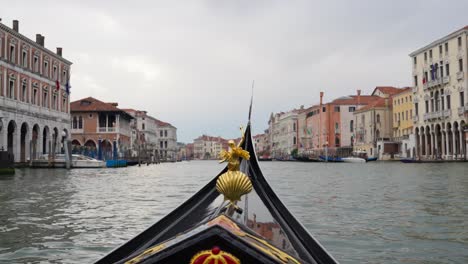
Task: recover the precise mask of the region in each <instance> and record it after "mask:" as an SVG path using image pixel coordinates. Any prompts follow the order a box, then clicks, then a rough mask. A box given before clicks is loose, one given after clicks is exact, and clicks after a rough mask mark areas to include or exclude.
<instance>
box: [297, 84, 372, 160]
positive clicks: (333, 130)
mask: <svg viewBox="0 0 468 264" xmlns="http://www.w3.org/2000/svg"><path fill="white" fill-rule="evenodd" d="M321 96H322V97H323V93H321ZM377 98H379V97H378V96H371V95H361V94H360V91H358V95H350V96H343V97H340V98H337V99H335V100H333V101H331V102H330V103H325V104H323V103H321V104H319V105H314V106H312V107H309V108H307V109H304V110H302V111H301V112H300V113H299V118H298V119H299V122H298V124H299V135H300V136H299V139H300V143H299V146H300V147H299V152H300V153H308V152H310V151H316V150H320V149H322V148H324V147H328V148H332V149H338V148H348V149H350V150H351V148H352V146H353V142H354V140H353V136H354V117H353V113H354V111H355V110H356V109H358V108H360V107H362V106H365V105H367V104H369V103H370V102H372V101H375V100H376V99H377Z"/></svg>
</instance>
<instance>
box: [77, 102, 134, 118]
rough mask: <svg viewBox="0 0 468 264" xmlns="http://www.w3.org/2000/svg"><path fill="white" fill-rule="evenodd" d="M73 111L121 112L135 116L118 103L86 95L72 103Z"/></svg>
mask: <svg viewBox="0 0 468 264" xmlns="http://www.w3.org/2000/svg"><path fill="white" fill-rule="evenodd" d="M70 111H71V112H119V113H123V114H125V115H126V116H128V117H129V118H133V117H132V116H131V115H129V114H128V113H127V112H125V111H124V110H122V109H120V108H117V106H116V103H105V102H103V101H100V100H98V99H96V98H93V97H86V98H83V99H80V100H77V101H73V102H71V103H70Z"/></svg>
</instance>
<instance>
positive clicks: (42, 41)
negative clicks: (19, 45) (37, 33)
mask: <svg viewBox="0 0 468 264" xmlns="http://www.w3.org/2000/svg"><path fill="white" fill-rule="evenodd" d="M44 42H45V37H44V36H42V35H41V46H42V47H44V45H45V43H44Z"/></svg>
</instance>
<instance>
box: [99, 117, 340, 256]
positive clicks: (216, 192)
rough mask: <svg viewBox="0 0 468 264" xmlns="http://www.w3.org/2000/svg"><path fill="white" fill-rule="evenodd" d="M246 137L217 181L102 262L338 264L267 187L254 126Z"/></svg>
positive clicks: (230, 154) (232, 147)
mask: <svg viewBox="0 0 468 264" xmlns="http://www.w3.org/2000/svg"><path fill="white" fill-rule="evenodd" d="M249 115H250V114H249ZM249 120H250V118H249ZM242 134H243V137H242V139H241V142H239V143H238V144H235V142H232V141H231V142H229V144H230V150H229V151H228V152H226V151H224V152H223V154H222V155H223V156H224V157H225V160H227V161H228V165H227V166H226V168H225V169H224V170H222V171H221V172H220V173H219V174H218V175H217V176H216V177H215V178H214V179H213V180H211V181H210V182H209V183H208V184H207V185H206V186H205V187H203V188H202V189H201V190H200V191H198V192H197V193H196V194H195V195H193V196H192V197H191V198H190V199H188V200H187V201H186V202H184V203H183V204H182V205H180V206H179V207H178V208H176V209H175V210H174V211H172V212H171V213H169V214H168V215H167V216H165V217H164V218H162V219H161V220H160V221H159V222H157V223H155V224H154V225H153V226H151V227H149V228H148V229H147V230H145V231H143V232H142V233H141V234H139V235H137V236H136V237H134V238H133V239H131V240H130V241H128V242H126V243H125V244H123V245H122V246H120V247H118V248H117V249H115V250H113V251H112V252H110V253H109V254H108V255H107V256H105V257H103V258H102V259H100V260H98V261H97V262H96V263H98V264H103V263H106V264H107V263H126V264H136V263H145V264H148V263H162V264H166V263H167V264H169V263H170V264H175V263H181V264H182V263H187V264H188V263H190V264H215V263H219V264H221V263H226V264H240V263H243V264H245V263H271V264H276V263H337V261H336V260H335V259H334V258H333V257H332V256H331V255H330V254H329V253H328V252H327V251H326V250H325V249H324V248H323V247H322V246H321V245H320V243H319V242H318V241H317V240H315V239H314V238H313V237H312V236H311V235H310V234H309V233H308V232H307V230H306V229H305V228H304V227H303V226H302V225H301V224H300V223H299V222H298V221H297V220H296V219H295V218H294V216H293V215H292V214H291V213H290V212H289V211H288V209H287V208H286V206H285V205H284V204H283V203H282V202H281V201H280V199H279V198H278V196H277V195H276V194H275V193H274V192H273V190H272V188H271V187H270V185H269V184H268V183H267V181H266V179H265V177H264V176H263V174H262V171H261V170H260V167H259V165H258V161H257V157H256V154H255V149H254V145H253V144H252V142H253V141H252V136H251V126H250V121H249V123H248V125H247V127H246V129H245V132H242ZM285 177H287V176H286V175H285Z"/></svg>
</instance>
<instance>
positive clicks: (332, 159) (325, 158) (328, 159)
mask: <svg viewBox="0 0 468 264" xmlns="http://www.w3.org/2000/svg"><path fill="white" fill-rule="evenodd" d="M319 159H320V161H323V162H343V159H342V158H340V157H334V156H323V155H320V156H319Z"/></svg>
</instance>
